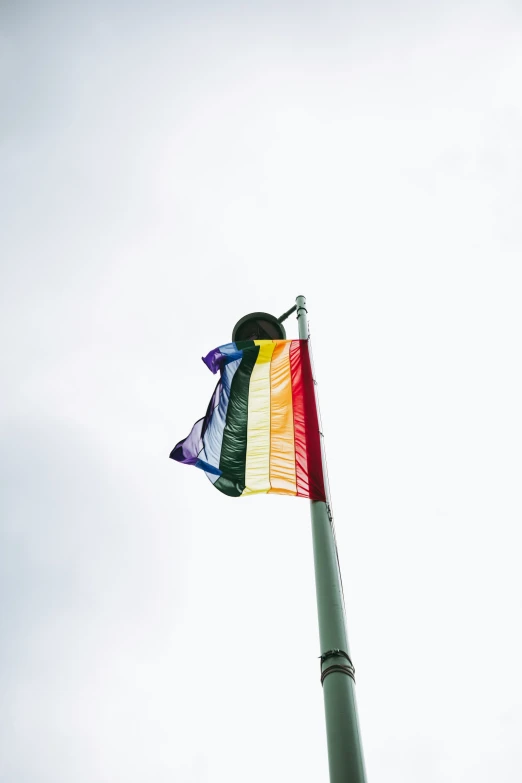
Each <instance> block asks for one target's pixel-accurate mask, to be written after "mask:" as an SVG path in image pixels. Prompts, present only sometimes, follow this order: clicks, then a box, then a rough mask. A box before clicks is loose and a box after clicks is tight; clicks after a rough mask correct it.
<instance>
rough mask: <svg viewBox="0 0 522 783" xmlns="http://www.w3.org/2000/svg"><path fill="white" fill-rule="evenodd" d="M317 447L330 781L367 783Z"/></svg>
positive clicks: (318, 584)
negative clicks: (319, 473) (321, 493)
mask: <svg viewBox="0 0 522 783" xmlns="http://www.w3.org/2000/svg"><path fill="white" fill-rule="evenodd" d="M296 306H297V323H298V326H299V338H300V339H301V340H307V339H308V337H309V334H308V319H307V310H306V299H305V297H304V296H298V297H297V299H296ZM314 381H315V378H314ZM322 439H323V438H322V434H321V441H322ZM321 446H322V448H321V452H322V459H323V473H324V476H325V487H326V503H324V502H323V501H319V500H311V501H310V511H311V516H312V538H313V548H314V566H315V588H316V593H317V613H318V616H319V639H320V644H321V682H322V684H323V694H324V708H325V716H326V737H327V743H328V764H329V768H330V783H366V773H365V769H364V758H363V752H362V743H361V735H360V732H359V721H358V718H357V705H356V702H355V679H354V668H353V664H352V660H351V657H350V650H349V648H348V638H347V635H346V625H345V617H344V601H343V593H342V586H341V576H340V572H339V563H338V559H337V547H336V543H335V536H334V531H333V527H332V515H331V503H330V497H329V490H328V487H327V483H328V482H327V478H326V464H325V459H324V448H323V444H322V442H321Z"/></svg>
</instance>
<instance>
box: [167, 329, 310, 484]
mask: <svg viewBox="0 0 522 783" xmlns="http://www.w3.org/2000/svg"><path fill="white" fill-rule="evenodd" d="M203 361H204V362H205V364H206V365H207V367H208V368H209V369H210V370H211V371H212V372H213V373H216V372H218V370H219V372H220V375H221V377H220V380H219V382H218V384H217V386H216V389H215V391H214V394H213V395H212V399H211V400H210V404H209V406H208V409H207V413H206V415H205V417H204V418H203V419H200V420H199V421H197V422H196V423H195V424H194V426H193V428H192V431H191V433H190V435H189V436H188V437H187V438H185V439H184V440H182V441H180V442H179V443H178V444H177V445H176V446H175V447H174V449H173V450H172V452H171V454H170V456H171V458H172V459H174V460H176V461H177V462H183V463H185V464H186V465H195V466H196V467H198V468H201V469H202V470H204V471H205V473H206V474H207V476H208V478H209V479H210V481H211V482H212V483H213V484H214V486H215V487H216V489H219V490H220V491H221V492H224V493H225V495H231V496H232V497H239V496H240V495H254V494H257V493H261V492H263V493H267V492H268V493H278V494H281V495H297V496H298V497H303V498H310V499H311V500H325V488H324V477H323V464H322V458H321V443H320V434H319V423H318V417H317V407H316V402H315V390H314V381H313V377H312V367H311V363H310V353H309V350H308V341H307V340H247V341H243V342H237V343H229V344H228V345H222V346H220V347H219V348H216V349H215V350H214V351H211V352H210V353H209V354H208V356H205V357H204V359H203Z"/></svg>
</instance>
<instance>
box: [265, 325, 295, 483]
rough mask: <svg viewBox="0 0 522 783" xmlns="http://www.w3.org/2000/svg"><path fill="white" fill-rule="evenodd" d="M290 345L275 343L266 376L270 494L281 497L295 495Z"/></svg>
mask: <svg viewBox="0 0 522 783" xmlns="http://www.w3.org/2000/svg"><path fill="white" fill-rule="evenodd" d="M291 342H292V341H291V340H285V341H283V340H281V341H280V342H277V344H276V347H275V350H274V354H273V356H272V364H271V375H270V390H271V411H270V485H271V489H270V492H277V493H278V494H281V495H297V482H296V478H295V444H294V411H293V406H292V376H291V374H290V344H291Z"/></svg>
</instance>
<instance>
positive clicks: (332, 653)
mask: <svg viewBox="0 0 522 783" xmlns="http://www.w3.org/2000/svg"><path fill="white" fill-rule="evenodd" d="M339 657H341V658H346V660H347V661H348V665H346V664H341V663H332V664H330V666H327V667H326V669H324V670H323V663H324V662H325V661H327V660H328V659H329V658H339ZM320 660H321V685H324V681H325V678H326V677H328V675H329V674H333V673H334V672H340V673H341V674H347V675H348V677H351V678H352V680H353V681H354V682H355V669H354V665H353V663H352V660H351V658H350V656H349V655H348V653H346V652H345V651H344V650H328V651H327V652H324V653H321V656H320Z"/></svg>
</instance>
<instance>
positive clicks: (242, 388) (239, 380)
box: [214, 340, 259, 497]
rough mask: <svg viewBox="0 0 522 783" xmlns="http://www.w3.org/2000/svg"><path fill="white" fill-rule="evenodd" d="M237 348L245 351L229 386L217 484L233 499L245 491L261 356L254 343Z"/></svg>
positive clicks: (243, 343)
mask: <svg viewBox="0 0 522 783" xmlns="http://www.w3.org/2000/svg"><path fill="white" fill-rule="evenodd" d="M236 346H237V348H238V349H239V350H240V351H241V350H243V358H242V359H241V364H240V365H239V367H238V368H237V370H236V372H235V375H234V378H233V379H232V385H231V387H230V399H229V402H228V410H227V418H226V422H225V429H224V431H223V443H222V446H221V456H220V459H219V469H220V470H221V472H222V475H221V476H220V477H219V478H218V480H217V481H216V483H215V484H214V486H215V487H216V489H219V490H220V491H221V492H224V493H225V495H232V496H233V497H238V496H239V495H241V493H242V492H243V490H244V488H245V467H246V451H247V425H248V394H249V389H250V376H251V375H252V370H253V369H254V365H255V363H256V361H257V357H258V355H259V346H258V345H255V343H254V341H253V340H243V341H240V342H237V343H236ZM245 349H246V350H245Z"/></svg>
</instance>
